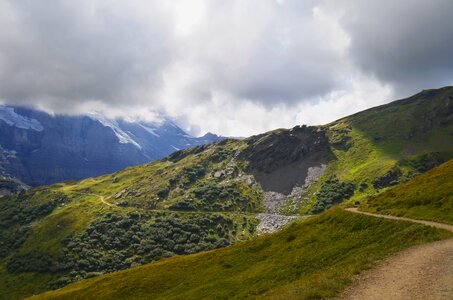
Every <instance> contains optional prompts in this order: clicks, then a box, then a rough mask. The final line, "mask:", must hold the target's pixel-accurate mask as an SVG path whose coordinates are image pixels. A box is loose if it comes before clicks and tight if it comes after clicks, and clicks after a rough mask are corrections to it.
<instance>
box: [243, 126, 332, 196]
mask: <svg viewBox="0 0 453 300" xmlns="http://www.w3.org/2000/svg"><path fill="white" fill-rule="evenodd" d="M246 141H247V143H248V148H247V149H245V150H244V151H243V152H242V153H241V156H242V157H243V158H245V159H246V160H248V161H249V166H248V172H250V173H251V174H253V175H254V176H255V178H256V180H257V181H258V182H259V183H260V184H261V186H262V187H263V189H264V190H265V191H273V192H278V193H281V194H285V195H289V194H290V193H291V191H292V190H293V188H294V187H295V186H302V185H304V183H305V178H306V177H307V175H308V169H309V168H310V167H313V166H319V165H321V164H325V163H326V162H327V157H328V155H329V153H330V147H329V142H328V139H327V137H326V134H325V131H324V129H322V128H321V127H307V126H302V127H300V126H296V127H294V128H293V129H291V130H282V131H275V132H271V133H268V134H264V135H258V136H254V137H251V138H249V139H247V140H246Z"/></svg>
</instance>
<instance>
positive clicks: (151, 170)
mask: <svg viewBox="0 0 453 300" xmlns="http://www.w3.org/2000/svg"><path fill="white" fill-rule="evenodd" d="M241 145H242V143H241V142H240V141H238V142H236V141H225V142H223V143H221V144H215V145H211V146H209V147H206V148H204V151H201V152H200V153H190V150H188V151H187V152H186V153H187V155H185V156H184V157H183V158H182V159H178V160H177V161H176V160H175V162H173V161H172V160H170V159H168V160H162V161H156V162H152V163H149V164H146V165H142V166H137V167H130V168H127V169H124V170H122V171H119V172H116V173H114V174H109V175H104V176H100V177H97V178H88V179H85V180H82V181H78V182H66V183H58V184H54V185H52V186H49V187H39V188H35V189H32V190H30V191H29V192H27V193H26V194H25V195H22V196H19V197H12V198H9V197H4V198H0V237H1V234H3V233H6V234H8V232H10V231H11V230H12V229H15V228H22V229H26V230H27V231H28V232H27V234H26V235H25V236H26V239H25V242H24V243H23V244H22V245H21V246H20V248H18V249H17V250H14V251H13V252H11V253H10V254H9V255H7V256H6V257H5V258H3V259H2V260H1V262H2V263H1V264H0V295H4V296H5V297H7V298H8V299H16V298H21V297H23V296H26V295H30V294H34V293H39V292H42V291H43V290H46V289H48V284H49V283H50V282H52V281H54V280H56V279H58V278H60V277H61V276H62V275H64V274H61V273H58V274H55V273H54V274H53V273H48V272H43V273H30V272H27V273H17V274H12V273H9V272H7V270H6V268H5V263H6V261H8V259H10V257H11V256H12V254H14V253H20V254H24V255H25V254H27V253H36V252H40V253H48V254H49V255H51V256H52V257H55V258H56V257H58V256H59V255H61V248H62V246H61V242H62V240H63V239H64V238H65V237H67V236H68V235H72V236H75V235H77V234H80V233H83V232H84V231H85V230H86V228H87V226H88V225H89V224H90V223H92V222H93V221H94V220H98V219H100V218H103V217H104V216H106V215H107V214H109V213H116V214H119V215H126V214H128V213H131V212H139V213H140V212H145V213H146V212H149V211H150V209H152V210H153V211H156V212H162V213H165V212H168V213H170V209H169V207H170V206H171V205H172V204H173V203H175V202H176V201H178V200H179V199H184V198H187V197H191V196H192V190H193V189H194V184H195V183H197V184H203V183H206V182H208V183H214V184H215V185H218V186H222V185H221V184H220V183H219V181H220V180H216V179H215V178H214V177H213V176H212V173H213V172H214V170H217V169H222V168H225V165H226V164H227V163H228V162H229V161H230V158H231V153H232V152H234V151H236V150H237V148H238V147H241ZM195 149H198V148H195ZM218 153H222V154H223V156H221V157H220V158H219V157H217V156H216V157H214V159H213V158H212V156H213V155H217V154H218ZM200 165H203V166H204V167H205V174H204V175H202V176H200V177H199V178H196V180H195V181H196V182H190V179H188V173H189V172H190V170H191V168H193V167H194V166H200ZM187 170H189V171H187ZM189 175H190V174H189ZM174 178H176V179H178V180H177V182H176V184H175V186H174V187H173V188H172V189H171V190H170V192H169V195H168V196H167V197H165V198H159V196H158V192H159V191H161V190H162V189H165V188H167V187H168V186H169V182H170V181H171V180H172V179H174ZM226 179H227V183H229V184H231V185H234V186H235V188H237V190H238V191H239V193H240V194H239V196H237V199H239V200H241V201H242V202H239V201H238V202H237V203H234V202H232V205H230V206H229V207H225V208H222V207H220V209H219V210H218V211H212V212H211V211H209V209H207V211H203V209H201V210H194V211H192V212H181V213H178V212H173V213H172V214H175V213H176V214H178V215H179V216H180V219H185V215H188V214H189V213H190V215H194V214H198V215H200V216H204V215H221V216H224V217H225V218H228V219H231V220H232V221H233V222H234V223H235V224H237V225H238V227H239V226H242V224H243V222H244V218H247V219H248V220H249V222H248V224H247V226H249V224H253V223H254V222H255V221H254V217H253V212H260V211H261V207H260V202H259V200H258V199H259V198H260V192H259V190H257V189H256V187H254V186H249V185H247V184H245V183H244V182H243V180H242V179H237V180H235V179H231V180H229V178H226ZM182 182H185V183H182ZM125 189H127V190H128V191H131V193H129V194H127V193H126V194H125V195H124V196H122V197H120V198H115V197H114V195H115V194H116V193H118V192H120V191H124V190H125ZM53 195H64V196H66V197H67V201H66V202H65V203H64V204H58V205H56V206H55V207H54V208H53V210H52V211H51V212H49V213H47V214H46V213H44V214H42V215H39V214H36V218H34V219H32V220H30V221H22V220H23V219H25V217H28V216H30V215H35V214H34V213H32V212H33V210H32V209H33V208H35V207H39V206H41V205H45V204H47V203H49V202H51V201H50V199H52V198H54V196H53ZM99 196H104V197H105V199H106V200H105V201H106V202H108V203H111V204H112V205H111V206H108V205H106V204H105V203H102V202H101V200H100V197H99ZM243 202H245V203H246V204H248V203H250V204H252V205H249V206H247V207H243V206H241V204H242V203H243ZM221 203H224V202H221ZM18 207H21V209H20V210H17V208H18ZM2 222H6V224H4V225H3V224H1V223H2ZM2 226H3V228H2ZM248 229H249V228H248V227H247V228H244V230H240V231H237V236H231V237H230V239H231V241H232V242H234V241H236V240H243V239H248V238H249V236H250V235H251V231H249V230H248ZM2 230H4V231H2ZM2 232H3V233H2ZM10 239H14V237H13V238H10ZM0 246H1V243H0ZM0 258H1V256H0Z"/></svg>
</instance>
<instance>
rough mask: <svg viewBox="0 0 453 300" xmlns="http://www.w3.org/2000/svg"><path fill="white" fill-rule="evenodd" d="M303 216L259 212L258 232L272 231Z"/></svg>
mask: <svg viewBox="0 0 453 300" xmlns="http://www.w3.org/2000/svg"><path fill="white" fill-rule="evenodd" d="M298 218H301V216H284V215H278V214H258V215H257V219H258V220H259V221H260V223H259V224H258V226H257V227H256V229H257V231H258V234H263V233H272V232H275V231H277V230H279V229H280V228H282V227H283V226H285V225H286V224H288V223H289V222H291V221H293V220H295V219H298Z"/></svg>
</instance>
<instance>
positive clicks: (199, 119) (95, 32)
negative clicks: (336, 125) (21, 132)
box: [0, 0, 453, 136]
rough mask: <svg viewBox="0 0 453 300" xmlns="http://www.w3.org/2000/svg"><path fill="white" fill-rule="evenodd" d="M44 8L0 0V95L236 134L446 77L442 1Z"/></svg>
mask: <svg viewBox="0 0 453 300" xmlns="http://www.w3.org/2000/svg"><path fill="white" fill-rule="evenodd" d="M43 3H44V2H42V1H33V0H0V103H4V104H11V105H22V106H31V107H35V108H38V109H43V110H45V111H48V112H51V113H64V114H83V113H89V112H92V111H98V112H101V113H103V114H105V115H107V116H109V117H112V118H113V117H124V118H127V119H130V120H134V119H142V120H147V121H153V120H156V118H157V119H158V118H159V117H160V116H168V117H170V118H172V119H173V120H175V121H176V123H177V124H178V125H180V126H181V127H182V128H183V129H185V130H186V131H188V132H189V133H191V134H194V135H201V134H203V133H205V132H208V131H210V132H214V133H217V134H221V135H224V136H248V135H252V134H257V133H261V132H264V131H267V130H271V129H275V128H281V127H285V128H289V127H292V126H295V125H299V124H309V125H319V124H325V123H327V122H330V121H333V120H335V119H338V118H340V117H343V116H346V115H349V114H351V113H354V112H357V111H360V110H363V109H366V108H369V107H373V106H376V105H380V104H384V103H387V102H389V101H392V100H395V99H399V98H404V97H408V96H410V95H412V94H415V93H417V92H419V91H421V90H423V89H428V88H438V87H442V86H446V85H453V55H452V53H453V19H452V17H451V16H452V14H453V1H447V0H430V1H427V0H423V1H422V0H399V1H395V0H391V1H390V0H380V1H374V0H373V1H371V0H344V1H338V0H336V1H335V0H323V1H312V0H306V1H299V0H297V1H291V0H241V1H240V0H228V1H226V0H224V1H216V0H171V1H164V0H161V1H153V0H128V1H119V0H79V1H69V0H54V1H47V2H46V3H45V5H44V4H43Z"/></svg>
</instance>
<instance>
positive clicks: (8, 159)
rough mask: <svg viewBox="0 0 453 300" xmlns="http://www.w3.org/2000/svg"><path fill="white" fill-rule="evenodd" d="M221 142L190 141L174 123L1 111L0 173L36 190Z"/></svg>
mask: <svg viewBox="0 0 453 300" xmlns="http://www.w3.org/2000/svg"><path fill="white" fill-rule="evenodd" d="M219 139H221V137H219V136H217V135H214V134H208V135H206V136H204V137H200V138H196V137H193V136H190V135H188V134H187V133H185V132H184V131H183V130H182V129H180V128H179V127H178V126H177V125H175V124H174V123H173V122H171V121H170V120H168V119H164V120H162V122H160V123H149V122H148V123H147V122H128V121H126V120H123V119H114V120H113V119H109V118H106V117H104V116H103V115H101V114H99V113H97V114H89V115H80V116H66V115H49V114H47V113H45V112H42V111H37V110H33V109H29V108H24V107H11V106H0V152H1V153H3V157H4V158H3V160H0V171H2V173H3V175H4V176H9V177H15V178H17V179H20V180H22V181H24V182H25V183H27V184H29V185H32V186H36V185H43V184H51V183H55V182H59V181H65V180H76V179H82V178H87V177H93V176H99V175H102V174H106V173H111V172H114V171H117V170H119V169H122V168H125V167H128V166H131V165H138V164H143V163H146V162H149V161H151V160H156V159H159V158H162V157H164V156H166V155H168V154H170V153H172V152H174V151H177V150H180V149H183V148H187V147H190V146H194V145H199V144H203V143H208V142H212V141H215V140H219ZM1 153H0V155H1Z"/></svg>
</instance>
